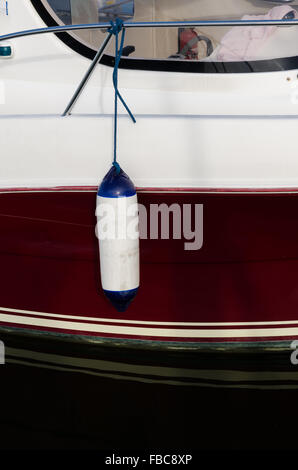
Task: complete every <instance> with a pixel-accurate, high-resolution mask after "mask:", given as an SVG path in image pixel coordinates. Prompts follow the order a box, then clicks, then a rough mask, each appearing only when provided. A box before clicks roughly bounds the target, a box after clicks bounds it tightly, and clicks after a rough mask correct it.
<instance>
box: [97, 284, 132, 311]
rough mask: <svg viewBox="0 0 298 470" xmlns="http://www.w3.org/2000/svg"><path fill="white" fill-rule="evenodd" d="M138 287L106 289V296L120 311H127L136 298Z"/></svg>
mask: <svg viewBox="0 0 298 470" xmlns="http://www.w3.org/2000/svg"><path fill="white" fill-rule="evenodd" d="M138 289H139V288H138V287H137V288H136V289H131V290H123V291H118V292H117V291H111V290H104V293H105V295H106V297H107V298H108V299H109V301H110V302H111V303H112V305H113V306H114V307H115V309H116V310H118V312H125V310H126V309H127V307H128V306H129V304H130V303H131V302H132V300H133V299H134V298H135V296H136V295H137V292H138Z"/></svg>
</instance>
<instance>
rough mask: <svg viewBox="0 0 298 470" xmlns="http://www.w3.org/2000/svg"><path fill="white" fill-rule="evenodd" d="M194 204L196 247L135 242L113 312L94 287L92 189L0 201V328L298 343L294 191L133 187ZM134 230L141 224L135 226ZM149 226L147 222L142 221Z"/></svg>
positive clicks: (146, 202) (87, 336) (159, 198)
mask: <svg viewBox="0 0 298 470" xmlns="http://www.w3.org/2000/svg"><path fill="white" fill-rule="evenodd" d="M138 199H139V203H140V204H141V205H142V206H143V207H145V208H146V209H147V212H148V214H149V216H148V217H149V218H150V207H151V206H152V205H154V204H155V205H160V204H166V205H167V206H168V207H170V206H171V205H172V204H178V206H180V207H183V206H184V205H190V206H191V207H195V206H196V205H200V206H201V207H202V208H203V227H201V229H202V230H203V234H204V236H203V243H202V246H201V247H200V249H198V250H185V243H186V240H185V239H184V238H183V237H182V238H181V239H179V240H178V239H172V238H171V231H170V234H169V239H160V238H157V239H150V233H147V238H145V236H144V234H145V231H144V230H143V229H144V227H142V226H141V234H143V238H142V239H141V242H140V253H141V287H140V290H139V293H138V296H137V298H136V299H135V300H134V302H133V303H132V304H131V306H130V307H129V309H128V311H127V312H125V313H119V312H116V311H115V309H114V308H113V307H112V306H111V305H110V303H109V302H108V301H107V299H106V298H105V296H104V294H103V292H102V289H101V285H100V269H99V255H98V241H97V239H96V235H95V225H96V219H95V204H96V189H95V188H60V189H58V188H56V189H49V190H46V189H43V190H42V191H41V190H18V191H17V190H15V191H14V190H6V191H2V192H1V196H0V246H1V248H0V260H1V267H2V269H1V289H0V325H1V330H2V331H7V330H10V329H12V330H13V331H16V329H17V331H19V332H22V333H23V334H32V333H33V334H43V335H44V334H47V335H56V336H60V337H61V335H64V336H65V337H66V336H68V337H69V336H70V337H71V338H72V339H73V340H80V341H81V340H86V341H91V342H92V343H94V342H95V341H98V342H102V341H114V342H115V340H117V341H121V342H129V343H130V344H132V343H135V342H137V343H138V344H142V345H144V346H152V345H155V346H157V347H167V346H169V347H172V346H174V347H183V348H187V347H189V348H193V347H207V348H208V347H211V348H215V347H239V346H243V345H246V346H248V347H249V346H250V345H252V344H254V345H255V344H258V345H259V346H260V347H265V346H266V347H267V346H268V347H272V346H276V347H281V346H282V345H287V347H288V346H289V344H290V343H291V341H293V340H294V339H296V338H298V319H297V305H298V281H297V279H298V242H297V233H298V218H297V217H296V209H297V204H298V194H297V193H296V192H295V191H293V192H291V193H289V192H284V193H283V192H278V193H271V192H268V191H267V192H245V193H239V192H237V193H234V192H227V191H225V192H220V191H217V192H208V191H205V192H204V191H195V190H192V191H186V190H184V191H183V190H180V191H177V190H166V191H162V190H158V191H154V190H146V191H142V190H139V192H138ZM143 223H144V220H143V222H142V220H141V225H142V224H143ZM147 225H148V226H149V225H150V220H149V219H148V220H147Z"/></svg>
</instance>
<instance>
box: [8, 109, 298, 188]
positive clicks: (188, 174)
mask: <svg viewBox="0 0 298 470" xmlns="http://www.w3.org/2000/svg"><path fill="white" fill-rule="evenodd" d="M297 129H298V117H297V118H293V117H285V116H284V117H279V118H278V117H276V118H270V117H258V118H257V117H255V118H252V117H237V118H236V117H230V116H226V117H218V116H217V117H206V116H205V117H200V116H192V117H188V118H185V116H184V117H182V116H181V117H177V116H176V117H169V116H160V117H158V118H157V117H156V116H154V117H153V116H137V123H136V124H135V125H133V124H132V123H131V121H130V119H129V118H126V117H123V118H122V119H120V120H119V161H120V162H121V166H122V167H123V169H124V170H125V172H126V173H128V174H129V175H130V177H131V179H132V180H133V181H134V183H135V185H136V186H137V187H142V188H177V189H179V188H211V189H212V188H240V189H241V188H257V189H259V188H297V187H298V159H297V153H296V151H295V147H296V135H297ZM0 142H1V147H2V148H1V171H0V187H1V188H18V187H20V188H22V187H24V188H25V187H30V188H31V187H32V188H34V187H38V188H43V187H45V188H46V187H52V186H72V187H73V186H96V185H98V182H99V181H100V180H101V178H102V177H103V175H104V174H106V172H107V171H108V169H109V167H110V164H111V161H112V154H113V148H112V144H113V117H112V116H70V117H66V118H62V117H60V116H51V117H49V116H36V117H32V116H31V117H30V116H10V117H7V116H1V117H0Z"/></svg>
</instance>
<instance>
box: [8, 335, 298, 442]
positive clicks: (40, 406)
mask: <svg viewBox="0 0 298 470" xmlns="http://www.w3.org/2000/svg"><path fill="white" fill-rule="evenodd" d="M1 339H3V340H4V342H5V345H6V346H7V350H6V364H4V365H1V366H0V377H1V416H0V429H1V431H0V449H1V450H4V449H6V450H7V449H8V450H16V449H18V450H24V449H26V450H29V449H30V450H39V449H43V450H56V449H60V450H99V451H105V450H118V451H120V450H123V451H124V450H126V449H134V450H144V451H145V450H147V449H171V450H176V451H178V450H180V449H184V450H187V449H189V450H193V451H194V450H195V451H208V450H209V451H210V450H212V451H213V450H270V449H272V450H287V449H291V450H294V449H296V448H297V438H296V427H297V422H298V400H297V398H298V366H293V365H291V364H290V360H289V353H288V351H287V352H279V353H276V352H274V353H273V352H266V353H260V352H255V353H254V352H252V353H250V354H249V355H247V354H234V353H233V354H227V353H221V352H217V353H216V354H214V353H212V352H210V353H208V352H204V353H195V352H193V353H188V355H184V354H181V353H178V352H175V351H172V352H169V351H147V352H145V353H144V352H140V351H138V350H125V349H124V350H123V349H119V346H114V347H108V348H107V347H95V346H93V347H89V349H88V351H87V349H86V347H85V346H84V345H75V344H72V343H71V342H68V343H66V344H65V343H63V342H58V343H57V342H56V341H53V340H49V341H48V340H47V341H43V340H40V339H39V340H38V341H36V340H34V339H32V338H29V340H28V339H27V340H26V341H24V339H22V338H21V337H19V336H16V337H15V336H11V335H2V338H1ZM69 358H71V359H69ZM82 359H83V362H82ZM84 361H85V362H84Z"/></svg>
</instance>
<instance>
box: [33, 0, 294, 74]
mask: <svg viewBox="0 0 298 470" xmlns="http://www.w3.org/2000/svg"><path fill="white" fill-rule="evenodd" d="M31 3H32V5H33V6H34V8H35V9H36V11H37V13H38V14H39V15H40V17H41V18H42V20H43V21H44V22H45V24H46V25H47V26H59V25H58V23H56V21H55V20H54V19H53V17H52V16H51V14H50V13H49V12H48V10H47V9H46V8H45V6H44V5H43V4H42V2H41V0H31ZM56 36H57V37H58V38H59V39H60V40H61V41H63V42H64V43H65V44H66V45H67V46H68V47H70V48H71V49H73V50H74V51H76V52H77V53H78V54H80V55H82V56H84V57H86V58H87V59H90V60H92V59H93V58H94V56H95V54H96V51H95V50H94V49H92V48H91V47H88V46H85V45H84V44H82V43H81V42H80V41H79V40H77V39H75V38H74V37H73V36H71V34H69V33H58V34H56ZM100 63H101V64H103V65H107V66H109V67H113V66H114V63H115V60H114V57H113V56H111V55H104V56H103V57H102V59H101V61H100ZM119 67H120V68H123V69H131V70H150V71H158V72H182V73H256V72H281V71H285V70H295V69H298V57H297V56H294V57H282V58H277V59H270V60H254V61H245V62H197V61H191V60H175V59H167V60H160V59H135V58H123V59H121V61H120V64H119Z"/></svg>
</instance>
